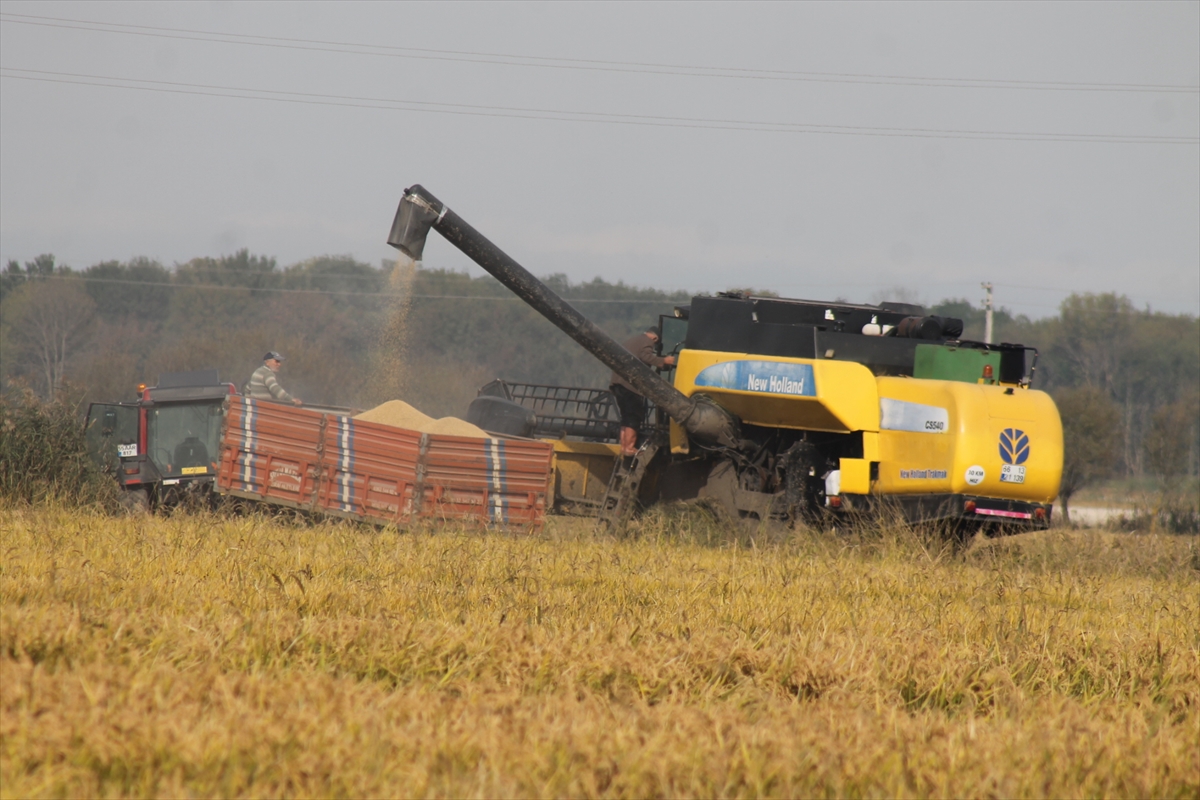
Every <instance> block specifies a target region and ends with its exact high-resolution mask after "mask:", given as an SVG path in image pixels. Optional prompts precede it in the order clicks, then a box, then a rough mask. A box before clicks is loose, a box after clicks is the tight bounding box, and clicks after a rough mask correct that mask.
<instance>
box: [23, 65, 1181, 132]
mask: <svg viewBox="0 0 1200 800" xmlns="http://www.w3.org/2000/svg"><path fill="white" fill-rule="evenodd" d="M14 73H24V74H14ZM0 77H3V78H8V79H11V80H24V81H36V82H44V83H59V84H70V85H77V86H95V87H103V88H110V89H129V90H135V91H147V92H158V93H165V94H184V95H200V96H207V97H228V98H234V99H241V100H265V101H269V102H276V103H293V104H300V105H318V106H336V107H343V108H369V109H378V110H383V111H410V112H420V113H429V114H453V115H461V116H478V117H499V118H510V119H533V120H548V121H555V122H590V123H598V124H606V125H638V126H648V127H660V128H692V129H700V130H734V131H754V132H761V133H808V134H814V133H817V134H829V135H837V136H872V137H902V138H923V139H967V140H985V141H1023V142H1029V141H1047V142H1081V143H1082V142H1094V143H1103V144H1188V145H1194V144H1200V137H1183V136H1144V135H1137V134H1093V133H1046V132H1029V131H987V130H957V129H938V128H889V127H876V126H864V125H828V124H820V123H793V122H772V121H754V120H732V119H709V118H703V117H668V116H658V115H649V114H614V113H607V112H595V111H565V110H561V109H542V108H524V107H517V106H488V105H472V104H466V103H439V102H430V101H423V100H404V99H392V98H376V97H358V96H353V95H336V94H320V93H315V92H292V91H285V90H277V89H256V88H252V87H238V86H221V85H215V84H198V83H183V82H179V81H156V80H148V79H142V78H121V77H116V76H110V75H92V74H86V73H74V72H56V71H51V70H36V69H24V68H19V67H0Z"/></svg>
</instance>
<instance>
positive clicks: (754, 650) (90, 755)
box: [0, 507, 1200, 797]
mask: <svg viewBox="0 0 1200 800" xmlns="http://www.w3.org/2000/svg"><path fill="white" fill-rule="evenodd" d="M0 527H2V528H3V530H4V534H3V555H2V558H0V601H2V607H0V623H2V624H0V670H2V676H0V677H2V680H0V740H2V744H0V794H3V795H4V796H6V797H30V796H61V795H75V796H78V795H88V796H122V795H141V796H150V795H160V796H161V795H172V796H279V795H293V796H335V795H343V796H345V795H350V796H435V797H437V796H445V797H450V796H453V797H468V796H487V797H502V796H564V795H570V796H638V797H648V796H789V797H795V796H817V795H820V796H896V797H906V796H931V795H934V796H1054V797H1071V796H1098V795H1107V796H1139V797H1149V796H1156V797H1195V796H1196V795H1197V792H1198V791H1200V759H1198V750H1200V634H1198V632H1197V620H1198V619H1200V582H1198V576H1200V547H1198V543H1197V541H1196V540H1195V539H1194V538H1183V537H1161V536H1149V535H1146V536H1135V535H1127V534H1122V535H1116V534H1107V533H1096V532H1079V531H1049V532H1045V533H1038V534H1028V535H1023V536H1018V537H1013V538H1011V539H1007V540H995V541H989V542H983V543H980V542H976V543H975V544H974V545H973V546H972V547H970V548H968V549H966V550H959V551H954V550H950V549H946V548H942V547H939V546H938V545H936V544H935V543H933V542H931V541H930V540H927V539H924V538H922V537H920V536H916V535H912V534H908V533H905V532H904V531H902V530H883V531H862V532H859V533H856V534H851V535H843V536H841V537H837V538H830V537H827V536H820V535H816V534H812V535H810V534H797V535H796V536H794V537H792V538H791V539H789V540H788V541H786V542H783V543H774V544H771V545H769V546H766V545H757V546H756V545H755V544H754V543H753V542H751V541H747V540H745V539H744V537H743V540H742V541H740V542H737V543H732V542H723V541H721V539H722V536H721V532H720V531H714V530H713V529H712V528H711V527H709V526H708V525H707V523H705V522H703V521H699V520H697V519H695V518H693V517H689V516H677V515H670V514H665V513H664V514H656V515H651V516H650V517H648V518H647V519H646V520H645V521H644V522H643V524H642V530H641V532H640V535H639V536H637V537H634V538H630V539H624V540H615V539H610V538H603V537H598V536H595V535H593V534H592V533H591V532H590V530H587V529H586V527H584V526H579V525H577V524H575V523H572V522H571V521H568V520H563V519H553V520H551V522H550V525H549V527H548V529H547V530H546V531H545V532H543V533H541V534H537V535H532V536H531V535H526V534H517V533H513V534H505V533H479V532H471V531H463V530H458V529H453V528H441V529H432V528H431V529H428V530H418V531H409V532H397V531H376V530H373V529H368V528H362V527H355V526H351V525H343V524H318V525H304V524H290V523H286V522H278V521H271V520H267V519H262V518H257V517H243V518H221V517H217V516H208V515H187V514H178V515H176V516H174V517H172V518H167V519H164V518H154V517H141V518H112V517H106V516H103V515H99V514H91V513H88V512H79V511H66V510H62V509H56V508H47V507H42V508H8V509H2V510H0Z"/></svg>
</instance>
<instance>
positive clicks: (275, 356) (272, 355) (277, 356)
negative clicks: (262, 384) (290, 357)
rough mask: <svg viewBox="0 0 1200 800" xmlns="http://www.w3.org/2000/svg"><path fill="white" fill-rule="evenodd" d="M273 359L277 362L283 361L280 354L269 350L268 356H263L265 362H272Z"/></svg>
mask: <svg viewBox="0 0 1200 800" xmlns="http://www.w3.org/2000/svg"><path fill="white" fill-rule="evenodd" d="M272 358H273V359H275V360H276V361H283V356H282V355H280V354H279V353H276V352H275V351H274V350H268V351H267V354H266V355H265V356H263V361H270V360H271V359H272Z"/></svg>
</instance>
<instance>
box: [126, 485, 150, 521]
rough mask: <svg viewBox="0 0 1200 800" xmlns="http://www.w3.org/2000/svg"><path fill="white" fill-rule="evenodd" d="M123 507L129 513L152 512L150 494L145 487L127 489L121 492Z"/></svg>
mask: <svg viewBox="0 0 1200 800" xmlns="http://www.w3.org/2000/svg"><path fill="white" fill-rule="evenodd" d="M120 502H121V508H123V509H124V510H125V513H127V514H133V515H141V514H149V513H150V494H149V493H148V492H147V491H146V490H145V489H143V488H138V489H127V490H126V491H124V492H122V493H121V501H120Z"/></svg>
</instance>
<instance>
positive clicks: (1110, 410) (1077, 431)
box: [1054, 386, 1121, 522]
mask: <svg viewBox="0 0 1200 800" xmlns="http://www.w3.org/2000/svg"><path fill="white" fill-rule="evenodd" d="M1054 401H1055V403H1057V404H1058V413H1059V415H1060V416H1061V417H1062V426H1063V476H1062V487H1061V488H1060V489H1059V491H1058V496H1059V498H1060V499H1061V500H1062V507H1063V518H1064V519H1065V520H1066V521H1067V522H1070V521H1071V510H1070V503H1071V495H1073V494H1075V493H1076V492H1077V491H1079V490H1080V489H1082V488H1084V487H1085V486H1088V485H1089V484H1092V483H1095V482H1096V481H1099V480H1102V479H1104V478H1107V477H1108V476H1109V475H1112V474H1113V472H1114V471H1115V470H1116V467H1117V464H1118V461H1119V459H1120V456H1121V412H1120V409H1119V408H1118V407H1117V404H1116V403H1114V402H1113V401H1112V399H1111V398H1110V397H1109V396H1108V394H1107V393H1105V392H1104V391H1102V390H1101V389H1098V388H1096V387H1095V386H1080V387H1076V388H1072V389H1063V390H1061V391H1059V392H1058V393H1056V394H1055V396H1054Z"/></svg>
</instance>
